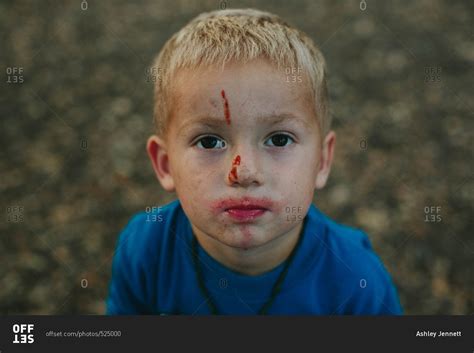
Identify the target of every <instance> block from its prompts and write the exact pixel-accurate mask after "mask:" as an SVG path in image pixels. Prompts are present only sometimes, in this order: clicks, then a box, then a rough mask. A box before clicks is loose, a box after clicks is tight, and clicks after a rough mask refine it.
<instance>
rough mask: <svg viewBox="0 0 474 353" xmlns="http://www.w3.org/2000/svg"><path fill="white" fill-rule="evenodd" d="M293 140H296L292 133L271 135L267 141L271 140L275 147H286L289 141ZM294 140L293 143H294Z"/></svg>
mask: <svg viewBox="0 0 474 353" xmlns="http://www.w3.org/2000/svg"><path fill="white" fill-rule="evenodd" d="M289 140H291V141H293V142H295V140H294V139H293V137H291V136H290V135H287V134H275V135H273V136H271V137H270V138H269V139H268V140H267V141H271V143H272V144H273V146H275V147H284V146H286V144H287V142H288V141H289ZM293 142H292V143H293Z"/></svg>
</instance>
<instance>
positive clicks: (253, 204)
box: [213, 197, 274, 220]
mask: <svg viewBox="0 0 474 353" xmlns="http://www.w3.org/2000/svg"><path fill="white" fill-rule="evenodd" d="M273 206H274V202H273V201H272V200H271V199H269V198H265V197H263V198H255V197H243V198H238V199H236V198H229V199H223V200H220V201H218V202H217V203H215V204H214V205H213V209H214V210H215V211H216V213H221V212H223V213H224V214H226V215H227V216H229V217H231V218H233V219H236V220H253V219H256V218H258V217H261V216H263V215H264V214H265V213H266V212H267V211H271V210H272V208H273Z"/></svg>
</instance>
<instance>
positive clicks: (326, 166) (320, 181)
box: [315, 131, 336, 189]
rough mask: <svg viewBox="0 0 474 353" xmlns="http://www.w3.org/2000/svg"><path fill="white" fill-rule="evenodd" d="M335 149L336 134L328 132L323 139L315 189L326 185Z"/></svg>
mask: <svg viewBox="0 0 474 353" xmlns="http://www.w3.org/2000/svg"><path fill="white" fill-rule="evenodd" d="M335 147H336V133H335V132H334V131H329V132H328V134H327V135H326V137H325V138H324V142H323V148H322V151H321V157H320V160H319V168H318V174H317V176H316V184H315V187H316V189H322V188H323V187H324V185H326V181H327V180H328V177H329V172H330V171H331V165H332V160H333V156H334V149H335Z"/></svg>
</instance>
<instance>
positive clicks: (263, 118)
mask: <svg viewBox="0 0 474 353" xmlns="http://www.w3.org/2000/svg"><path fill="white" fill-rule="evenodd" d="M288 72H293V73H291V75H290V77H289V75H288ZM298 72H299V71H294V70H293V71H290V70H286V69H285V68H281V69H280V70H278V69H277V68H276V67H275V66H273V65H271V64H269V63H268V62H267V61H265V60H262V59H259V60H254V61H252V62H250V63H247V64H239V63H232V64H226V66H225V68H224V69H221V68H219V67H206V68H199V69H194V70H190V69H181V70H179V71H178V72H177V74H176V75H175V79H174V83H173V87H172V90H171V95H172V104H173V106H172V116H173V119H172V122H173V124H174V125H176V126H177V127H178V128H179V127H181V126H184V125H186V124H188V122H189V120H193V121H197V120H201V119H202V120H207V122H211V120H218V119H221V121H222V122H225V119H224V114H225V109H226V108H225V105H226V104H227V106H228V110H229V114H230V119H231V122H232V123H235V124H239V123H245V122H247V123H257V122H263V123H266V122H269V121H270V120H271V119H278V120H284V119H287V118H295V119H299V120H301V121H302V122H303V123H306V124H309V125H312V124H313V122H315V120H316V118H315V115H314V101H313V99H314V98H313V97H312V94H311V90H310V86H309V83H308V80H307V78H306V77H304V76H303V74H302V73H301V72H299V73H298ZM295 74H296V75H297V76H298V75H301V79H298V77H297V78H296V80H294V79H293V75H295ZM294 81H297V82H294ZM298 81H301V82H298ZM223 92H224V93H225V94H224V95H225V98H224V95H223ZM226 102H227V103H226Z"/></svg>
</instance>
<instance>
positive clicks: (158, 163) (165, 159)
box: [146, 135, 175, 192]
mask: <svg viewBox="0 0 474 353" xmlns="http://www.w3.org/2000/svg"><path fill="white" fill-rule="evenodd" d="M146 150H147V152H148V157H150V160H151V164H152V165H153V170H154V171H155V174H156V177H157V178H158V181H159V182H160V184H161V186H163V188H164V189H165V190H166V191H168V192H173V191H174V190H175V185H174V179H173V175H172V173H171V168H170V163H169V154H168V152H167V149H166V143H165V141H163V140H162V139H161V138H159V137H158V136H157V135H152V136H150V137H149V138H148V141H147V143H146Z"/></svg>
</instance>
